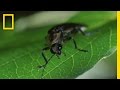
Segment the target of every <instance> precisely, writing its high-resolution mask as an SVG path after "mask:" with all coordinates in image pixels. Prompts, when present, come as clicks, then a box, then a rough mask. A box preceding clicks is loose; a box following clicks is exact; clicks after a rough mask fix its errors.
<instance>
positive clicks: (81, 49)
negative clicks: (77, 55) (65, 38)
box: [73, 39, 88, 52]
mask: <svg viewBox="0 0 120 90" xmlns="http://www.w3.org/2000/svg"><path fill="white" fill-rule="evenodd" d="M73 43H74V45H75V49H77V50H79V51H83V52H88V51H87V50H83V49H79V48H78V47H77V44H76V41H75V40H74V39H73Z"/></svg>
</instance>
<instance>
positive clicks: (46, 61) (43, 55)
mask: <svg viewBox="0 0 120 90" xmlns="http://www.w3.org/2000/svg"><path fill="white" fill-rule="evenodd" d="M48 49H49V47H45V48H43V49H42V57H43V58H44V60H45V64H44V65H42V66H39V68H42V67H44V66H45V65H46V64H47V63H48V60H47V58H46V57H45V54H44V51H45V50H48Z"/></svg>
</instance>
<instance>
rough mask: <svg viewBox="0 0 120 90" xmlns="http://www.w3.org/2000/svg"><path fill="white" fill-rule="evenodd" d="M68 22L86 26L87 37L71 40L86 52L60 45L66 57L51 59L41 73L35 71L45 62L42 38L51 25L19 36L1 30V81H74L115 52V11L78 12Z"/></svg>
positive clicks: (71, 46) (47, 53)
mask: <svg viewBox="0 0 120 90" xmlns="http://www.w3.org/2000/svg"><path fill="white" fill-rule="evenodd" d="M67 22H78V23H84V24H87V25H88V26H89V28H88V30H87V31H86V34H87V35H86V36H82V35H81V34H77V35H76V36H75V37H74V38H75V40H76V42H77V45H78V47H79V48H82V49H85V50H88V52H86V53H85V52H79V51H78V50H76V49H75V48H74V44H73V42H72V41H71V40H70V41H68V42H66V43H65V44H64V45H63V49H62V51H63V52H65V53H66V56H64V54H62V55H61V56H60V59H58V58H57V57H56V56H54V57H53V58H52V59H51V61H50V62H49V63H48V64H47V67H46V68H45V72H43V69H40V68H38V66H40V65H43V64H44V63H45V62H44V59H43V57H42V56H41V49H42V48H44V47H45V45H44V43H45V36H46V35H47V31H48V30H49V29H50V28H51V27H52V26H46V27H40V28H33V29H29V30H27V31H24V32H22V33H14V32H5V31H0V32H1V37H2V39H1V38H0V40H1V42H0V78H47V79H49V78H50V79H51V78H53V79H55V78H76V77H77V76H79V75H81V74H83V73H84V72H86V71H88V70H89V69H91V68H92V67H93V66H94V65H95V64H96V63H97V62H98V61H100V60H101V59H103V58H105V57H108V56H110V55H111V54H112V53H114V52H115V51H116V42H117V41H116V40H117V38H116V31H117V21H116V13H115V12H80V13H79V14H77V15H76V16H74V17H72V18H71V19H70V20H69V21H67ZM45 54H46V56H47V57H48V58H49V57H50V56H51V55H52V54H51V53H50V51H46V52H45ZM42 74H43V77H41V76H42Z"/></svg>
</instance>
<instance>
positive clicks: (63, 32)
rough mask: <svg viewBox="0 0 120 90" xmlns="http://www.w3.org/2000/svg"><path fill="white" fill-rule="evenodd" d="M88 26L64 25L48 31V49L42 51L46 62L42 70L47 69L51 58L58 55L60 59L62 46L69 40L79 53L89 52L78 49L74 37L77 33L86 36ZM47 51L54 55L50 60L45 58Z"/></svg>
mask: <svg viewBox="0 0 120 90" xmlns="http://www.w3.org/2000/svg"><path fill="white" fill-rule="evenodd" d="M86 27H87V26H86V25H83V24H77V23H64V24H60V25H57V26H55V27H53V28H51V29H50V30H49V31H48V35H47V37H46V38H47V39H48V40H47V41H48V42H47V47H45V48H43V49H42V56H43V58H44V60H45V64H44V65H42V66H39V67H40V68H42V67H44V68H45V67H46V65H47V64H48V62H49V61H50V60H51V58H52V57H53V56H54V55H56V56H57V57H58V58H59V55H61V53H62V45H63V43H64V42H65V41H68V40H71V39H72V40H73V43H74V46H75V49H77V50H79V51H83V52H87V50H83V49H80V48H78V47H77V44H76V41H75V40H74V38H73V36H74V35H76V33H78V32H80V33H82V34H83V35H85V33H84V31H83V30H84V29H85V28H86ZM45 50H50V52H51V53H52V54H53V55H52V56H51V57H50V58H49V59H47V58H46V57H45V54H44V51H45Z"/></svg>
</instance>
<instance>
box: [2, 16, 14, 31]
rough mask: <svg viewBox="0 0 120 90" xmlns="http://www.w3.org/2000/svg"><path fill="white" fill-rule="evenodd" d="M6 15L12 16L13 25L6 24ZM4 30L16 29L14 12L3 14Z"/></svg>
mask: <svg viewBox="0 0 120 90" xmlns="http://www.w3.org/2000/svg"><path fill="white" fill-rule="evenodd" d="M5 17H12V26H11V27H6V26H5ZM3 30H14V14H3Z"/></svg>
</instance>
